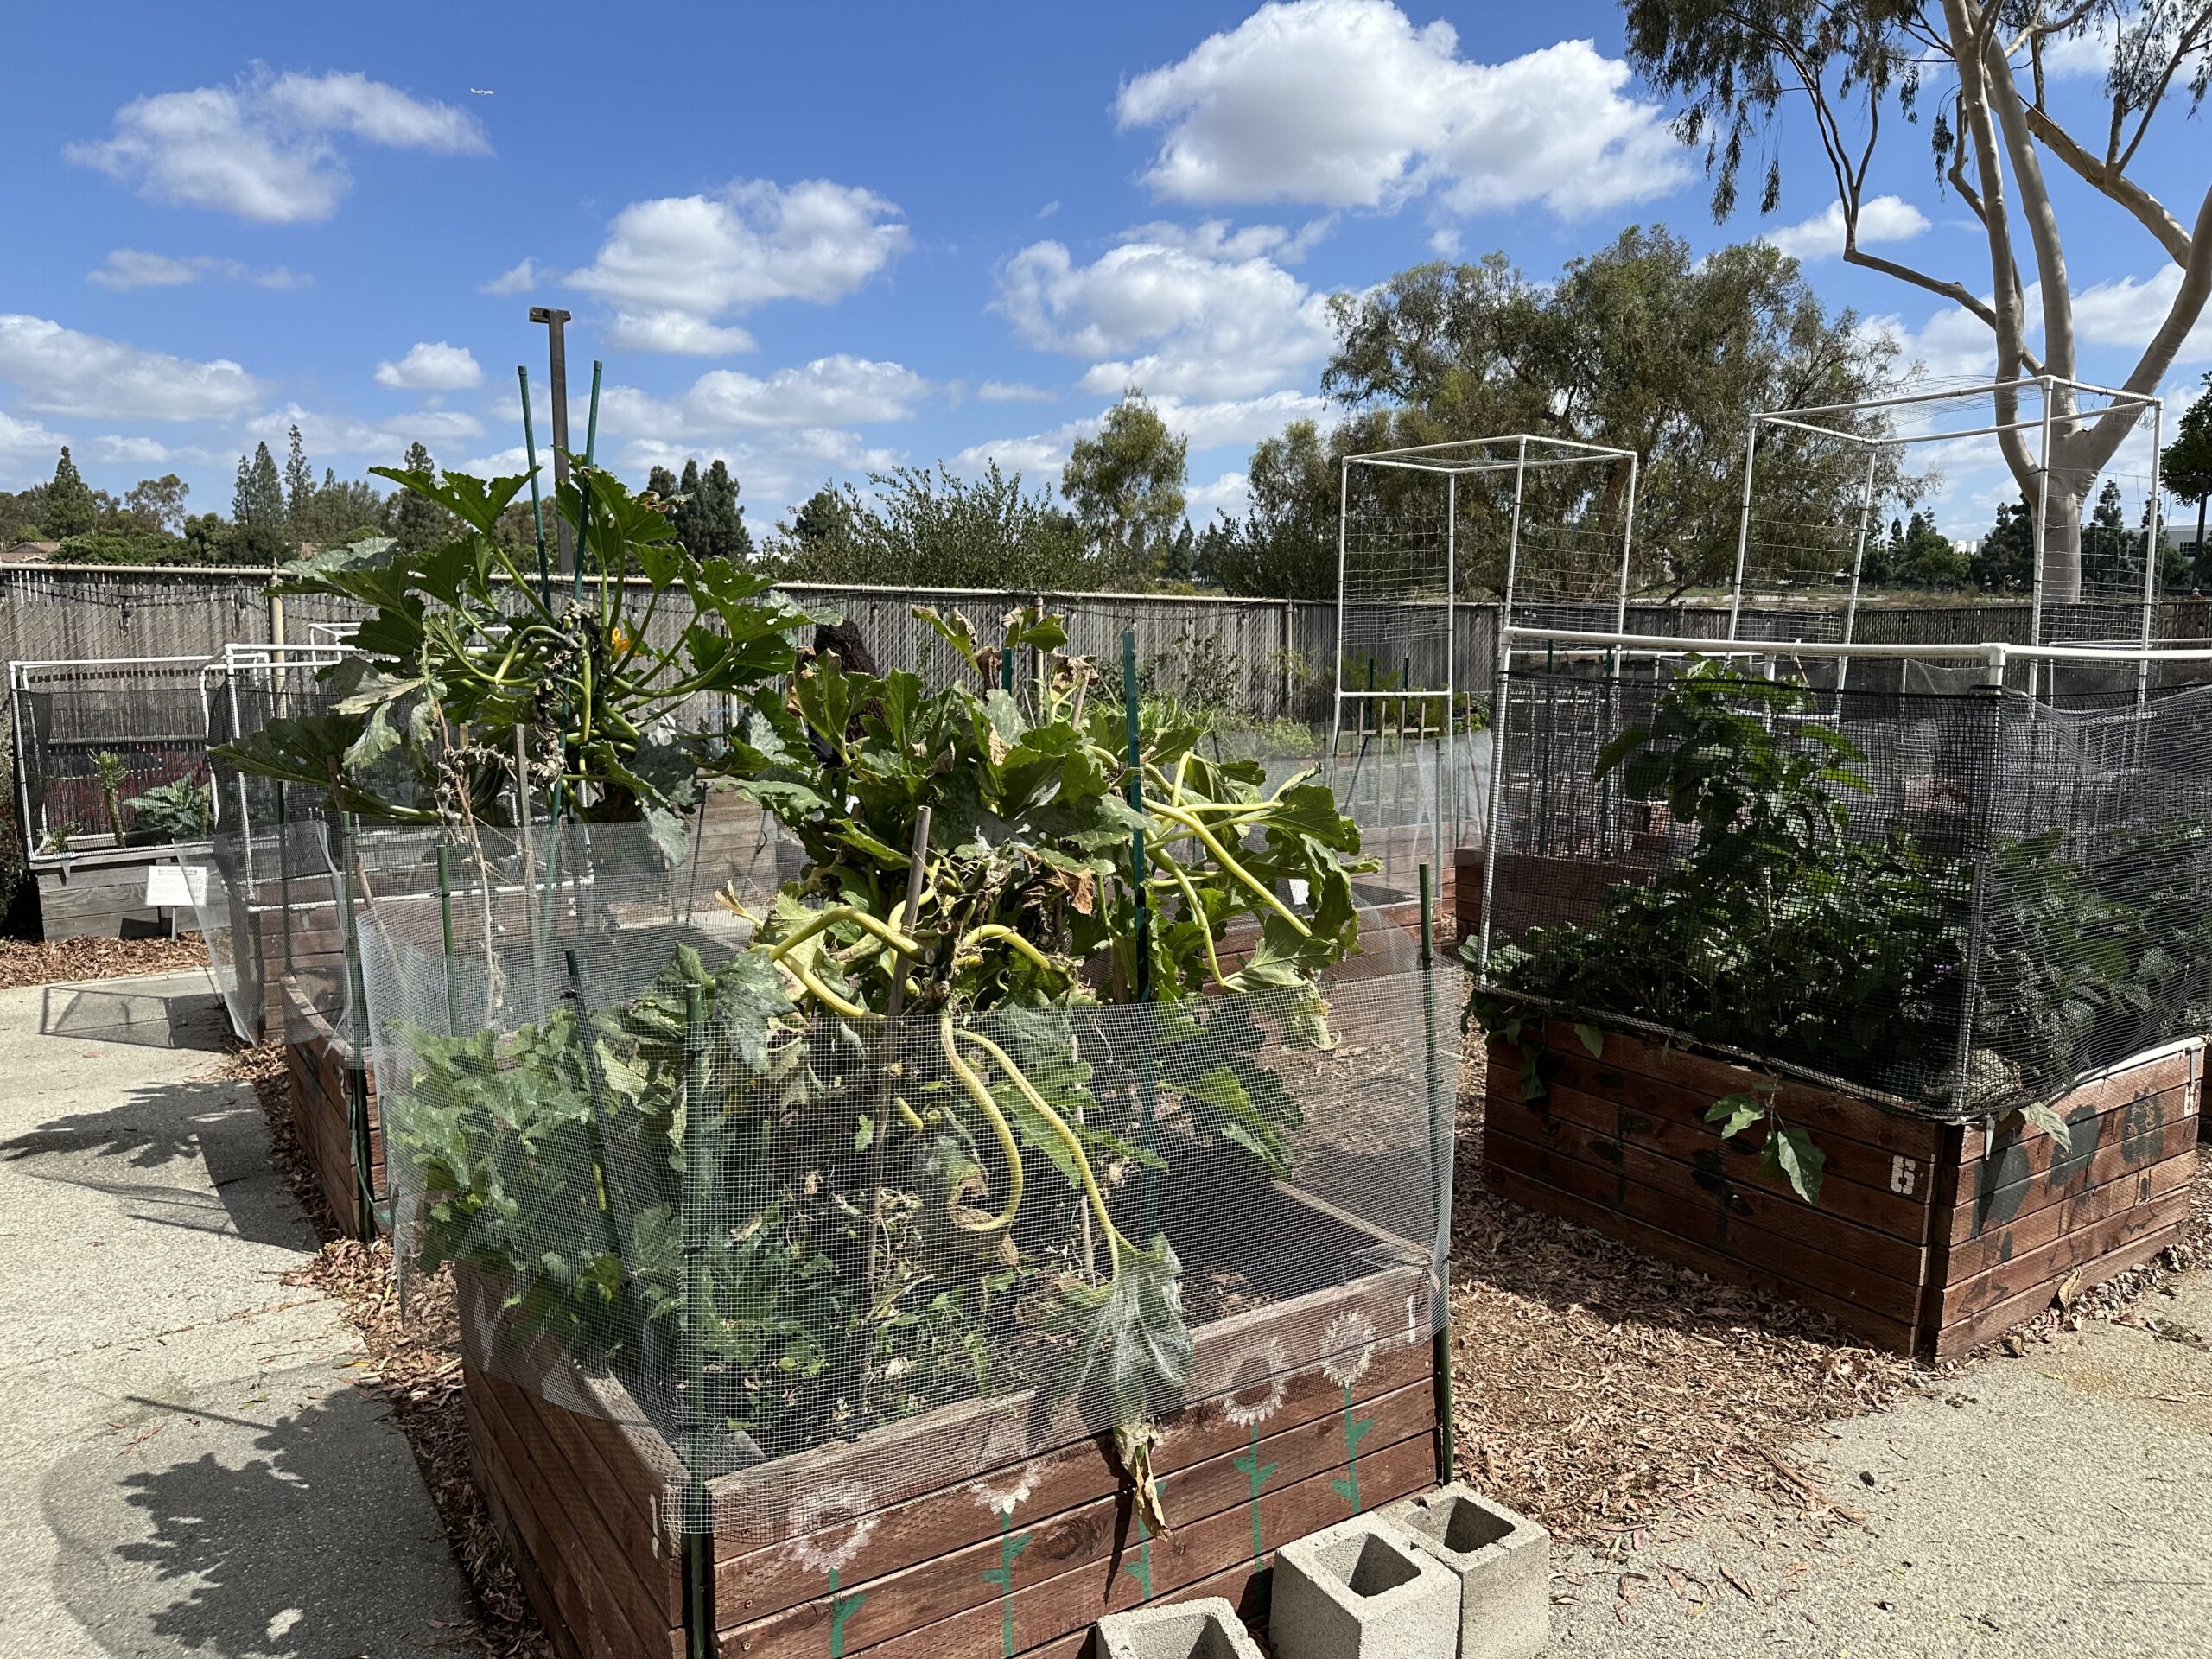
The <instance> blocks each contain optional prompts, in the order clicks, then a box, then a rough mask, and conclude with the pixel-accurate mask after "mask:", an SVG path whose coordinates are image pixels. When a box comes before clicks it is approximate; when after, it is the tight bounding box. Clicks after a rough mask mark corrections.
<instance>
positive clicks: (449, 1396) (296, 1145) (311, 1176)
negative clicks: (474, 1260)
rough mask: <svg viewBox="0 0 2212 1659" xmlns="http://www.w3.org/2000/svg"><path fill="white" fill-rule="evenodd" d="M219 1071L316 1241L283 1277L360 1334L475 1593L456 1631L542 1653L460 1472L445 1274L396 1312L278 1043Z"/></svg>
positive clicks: (457, 1375)
mask: <svg viewBox="0 0 2212 1659" xmlns="http://www.w3.org/2000/svg"><path fill="white" fill-rule="evenodd" d="M228 1074H229V1075H230V1076H232V1077H238V1078H240V1079H242V1080H245V1081H247V1082H250V1083H251V1084H253V1088H254V1093H255V1095H256V1096H257V1097H258V1098H259V1100H260V1102H261V1108H262V1112H263V1114H264V1116H266V1117H267V1118H268V1120H269V1139H270V1162H272V1163H273V1164H274V1165H275V1166H277V1173H278V1174H279V1175H280V1176H281V1177H282V1178H283V1182H284V1185H285V1186H286V1188H287V1189H288V1190H289V1192H291V1193H292V1195H293V1196H294V1197H295V1198H298V1199H299V1201H300V1203H301V1204H302V1205H303V1206H304V1207H305V1208H306V1210H307V1212H308V1217H309V1218H310V1219H311V1220H312V1221H313V1222H314V1223H315V1230H316V1232H317V1234H318V1235H319V1236H321V1239H322V1241H323V1243H322V1248H321V1250H320V1251H318V1252H317V1253H316V1254H315V1256H313V1257H312V1258H311V1259H310V1260H308V1262H305V1263H303V1264H302V1265H301V1266H300V1267H299V1268H295V1269H294V1270H293V1271H292V1272H290V1273H289V1274H286V1275H285V1277H284V1282H285V1283H286V1284H289V1285H307V1286H311V1287H314V1288H315V1289H317V1290H320V1291H321V1292H323V1293H324V1294H326V1295H329V1296H334V1297H335V1298H337V1299H338V1300H339V1301H340V1302H341V1303H343V1304H344V1306H345V1307H346V1313H347V1314H348V1315H349V1316H350V1317H351V1319H353V1325H354V1328H355V1329H357V1330H358V1331H359V1332H360V1333H361V1340H362V1343H363V1344H364V1345H365V1347H366V1349H367V1351H368V1356H369V1363H368V1364H367V1365H366V1366H365V1367H362V1368H360V1369H359V1370H356V1371H355V1372H354V1373H353V1376H354V1380H355V1383H356V1385H357V1386H359V1388H361V1389H365V1390H366V1391H367V1392H369V1393H370V1394H372V1395H375V1396H376V1397H377V1398H378V1399H379V1400H380V1401H381V1402H383V1403H384V1404H385V1407H386V1408H387V1409H389V1410H390V1412H391V1418H392V1421H393V1422H394V1423H395V1424H396V1425H397V1427H398V1428H399V1431H400V1432H401V1433H404V1435H406V1437H407V1443H408V1445H409V1446H411V1447H412V1448H413V1450H414V1452H415V1461H416V1464H417V1465H419V1466H420V1467H421V1469H422V1471H423V1484H425V1485H426V1486H428V1487H429V1492H430V1498H431V1501H432V1502H433V1503H435V1504H436V1505H437V1510H438V1517H439V1519H440V1520H441V1521H442V1522H444V1523H445V1529H446V1534H447V1536H448V1538H449V1539H451V1541H452V1542H453V1551H454V1559H455V1560H457V1561H458V1562H459V1563H460V1566H461V1574H462V1576H463V1578H464V1579H465V1580H467V1584H468V1588H469V1592H470V1593H471V1595H472V1596H473V1597H474V1599H475V1604H476V1628H475V1629H474V1630H473V1631H469V1632H467V1633H466V1639H467V1641H469V1642H472V1643H474V1645H475V1646H476V1647H477V1648H478V1649H480V1651H482V1652H483V1653H484V1654H486V1656H488V1659H552V1654H553V1649H552V1646H551V1644H550V1643H549V1642H548V1641H547V1639H546V1636H545V1632H544V1630H543V1627H541V1626H540V1625H539V1624H538V1622H537V1617H536V1616H535V1615H534V1614H532V1613H531V1610H530V1604H529V1602H528V1601H527V1600H526V1599H524V1595H523V1589H522V1581H521V1580H519V1579H518V1578H517V1577H516V1576H515V1569H514V1567H513V1565H512V1563H511V1562H510V1561H509V1560H508V1559H507V1554H506V1549H505V1546H504V1545H502V1544H501V1543H500V1542H499V1538H498V1535H496V1534H495V1533H493V1530H492V1521H491V1516H489V1515H488V1514H486V1511H485V1508H484V1500H483V1498H482V1497H480V1496H479V1495H478V1493H477V1491H476V1485H475V1483H474V1480H472V1479H471V1478H470V1475H469V1459H468V1426H467V1421H465V1420H464V1418H463V1416H462V1414H461V1340H460V1328H459V1325H458V1323H457V1322H456V1320H455V1318H454V1302H453V1285H452V1281H450V1279H448V1278H447V1277H446V1276H445V1275H444V1274H440V1275H438V1276H437V1277H436V1278H435V1279H432V1280H429V1281H423V1280H420V1279H418V1280H416V1281H413V1282H411V1283H410V1285H409V1287H408V1306H407V1309H406V1311H405V1313H402V1312H401V1310H400V1306H399V1294H398V1287H397V1283H396V1281H395V1280H394V1278H393V1275H392V1270H391V1240H389V1239H382V1238H380V1239H378V1240H377V1241H376V1243H373V1244H363V1243H360V1242H359V1240H358V1239H352V1238H340V1237H339V1236H337V1232H336V1229H335V1228H334V1226H333V1224H332V1223H331V1218H330V1211H329V1209H328V1207H327V1205H325V1204H324V1203H323V1201H322V1191H321V1185H320V1184H319V1183H318V1182H317V1181H316V1179H315V1173H314V1172H313V1170H312V1169H311V1168H310V1167H309V1166H308V1161H307V1159H306V1157H305V1155H304V1154H302V1150H301V1147H300V1141H299V1135H298V1131H297V1130H296V1128H294V1126H293V1122H292V1113H291V1108H290V1104H289V1101H288V1100H287V1098H286V1094H285V1080H284V1050H283V1045H282V1044H280V1043H273V1042H270V1043H260V1044H257V1045H255V1046H252V1047H251V1048H244V1049H240V1050H238V1052H235V1053H234V1054H232V1057H231V1058H230V1063H229V1066H228Z"/></svg>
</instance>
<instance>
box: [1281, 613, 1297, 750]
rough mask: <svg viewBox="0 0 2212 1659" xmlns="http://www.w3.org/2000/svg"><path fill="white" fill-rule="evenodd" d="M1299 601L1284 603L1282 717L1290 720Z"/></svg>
mask: <svg viewBox="0 0 2212 1659" xmlns="http://www.w3.org/2000/svg"><path fill="white" fill-rule="evenodd" d="M1297 607H1298V601H1296V600H1294V599H1286V600H1285V601H1283V602H1282V717H1283V718H1284V719H1285V720H1288V719H1289V718H1290V667H1291V661H1292V658H1293V656H1294V654H1295V652H1296V651H1297V630H1296V628H1295V627H1294V613H1295V612H1296V610H1297Z"/></svg>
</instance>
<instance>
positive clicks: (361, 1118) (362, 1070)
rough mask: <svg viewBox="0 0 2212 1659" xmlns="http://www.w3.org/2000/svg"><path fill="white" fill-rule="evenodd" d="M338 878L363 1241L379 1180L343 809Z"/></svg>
mask: <svg viewBox="0 0 2212 1659" xmlns="http://www.w3.org/2000/svg"><path fill="white" fill-rule="evenodd" d="M338 829H339V849H340V850H339V859H338V873H339V878H340V879H339V882H338V884H337V886H336V887H335V888H334V893H333V896H334V898H335V899H337V901H338V906H339V918H340V922H339V930H338V939H339V944H340V948H341V949H342V950H344V951H345V953H346V1001H347V1003H348V1005H349V1007H348V1012H349V1013H350V1014H352V1015H353V1019H351V1020H348V1021H347V1022H346V1026H347V1029H346V1037H347V1039H348V1040H349V1042H350V1044H351V1046H352V1048H353V1059H352V1062H351V1063H350V1064H349V1065H347V1066H346V1116H348V1117H350V1118H351V1119H352V1120H353V1122H351V1123H350V1124H349V1125H348V1126H347V1127H348V1128H349V1129H350V1131H351V1139H352V1141H353V1194H354V1202H355V1203H356V1204H358V1205H359V1207H360V1212H361V1213H360V1229H359V1230H360V1236H361V1242H362V1243H368V1242H369V1241H370V1240H372V1239H373V1238H374V1237H376V1236H377V1192H376V1181H375V1178H374V1176H373V1175H372V1173H371V1172H372V1170H373V1169H374V1168H375V1160H374V1159H373V1158H372V1156H371V1155H370V1154H371V1148H370V1146H369V1071H368V1064H367V1061H366V1059H365V1058H364V1055H363V1052H362V1046H363V1039H365V1037H366V1035H367V1033H366V1032H365V1029H364V1010H365V1005H366V1003H367V1001H368V990H367V985H366V983H365V977H364V976H363V974H362V971H361V934H360V930H359V927H357V926H356V925H354V920H353V856H354V849H355V847H356V845H357V844H358V842H359V835H360V823H359V820H358V819H357V818H355V817H354V816H353V814H352V813H351V812H346V813H343V814H341V815H340V817H339V821H338Z"/></svg>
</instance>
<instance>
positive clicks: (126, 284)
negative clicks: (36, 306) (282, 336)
mask: <svg viewBox="0 0 2212 1659" xmlns="http://www.w3.org/2000/svg"><path fill="white" fill-rule="evenodd" d="M202 277H214V278H217V279H218V280H219V281H223V282H231V283H249V282H250V283H252V284H253V285H254V286H255V287H257V288H309V287H312V286H314V283H315V278H314V277H310V276H308V275H306V274H305V273H303V272H300V271H296V270H288V269H287V268H286V267H284V266H283V265H278V266H277V267H276V268H275V269H274V270H258V271H257V270H247V269H246V267H245V264H243V263H242V262H240V261H238V260H236V259H218V258H216V257H214V256H213V255H212V254H206V253H199V254H191V255H188V256H186V257H181V258H179V257H175V256H172V255H169V254H166V253H146V252H143V251H140V250H139V249H137V248H117V249H114V250H113V251H111V252H110V253H109V254H108V257H106V258H105V260H103V261H102V262H101V264H100V265H99V269H98V270H88V271H86V273H85V280H86V282H88V283H93V284H95V285H97V286H99V287H100V288H111V289H116V290H117V291H118V292H121V291H124V290H126V289H133V288H181V287H183V286H185V285H186V284H188V283H196V282H199V281H200V279H201V278H202Z"/></svg>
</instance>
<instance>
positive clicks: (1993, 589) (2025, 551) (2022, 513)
mask: <svg viewBox="0 0 2212 1659" xmlns="http://www.w3.org/2000/svg"><path fill="white" fill-rule="evenodd" d="M2035 556H2036V512H2035V509H2034V508H2033V507H2031V506H2030V505H2028V504H2027V503H2026V502H2025V501H2024V500H2022V501H2015V502H2005V501H2000V502H1999V503H1998V504H1997V522H1996V523H1995V524H1993V525H1992V526H1991V527H1990V530H1989V533H1988V534H1987V535H1986V536H1984V537H1982V538H1981V545H1980V547H1978V548H1976V549H1975V550H1974V553H1973V555H1972V556H1970V557H1969V558H1968V560H1967V579H1968V580H1969V581H1971V582H1973V584H1974V586H1975V587H1976V588H1980V590H1981V591H1982V592H1983V593H1985V594H2024V593H2026V592H2027V591H2028V589H2029V588H2030V587H2031V585H2032V583H2033V582H2034V578H2035Z"/></svg>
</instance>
